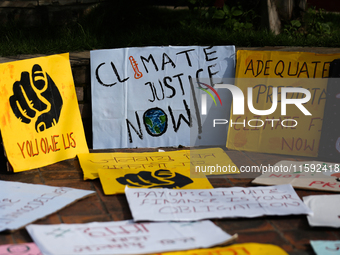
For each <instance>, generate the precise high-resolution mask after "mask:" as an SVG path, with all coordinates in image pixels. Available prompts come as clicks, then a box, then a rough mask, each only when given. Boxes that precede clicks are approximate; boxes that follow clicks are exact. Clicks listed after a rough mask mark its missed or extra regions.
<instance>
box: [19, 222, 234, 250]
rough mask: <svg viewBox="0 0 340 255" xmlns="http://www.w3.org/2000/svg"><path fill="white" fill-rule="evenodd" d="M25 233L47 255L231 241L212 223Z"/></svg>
mask: <svg viewBox="0 0 340 255" xmlns="http://www.w3.org/2000/svg"><path fill="white" fill-rule="evenodd" d="M26 229H27V231H28V233H29V234H30V236H31V237H32V239H33V240H34V242H35V243H36V244H37V245H38V247H39V249H40V250H41V251H42V253H43V254H44V255H74V254H77V255H78V254H86V255H89V254H96V255H102V254H144V253H155V252H164V251H175V250H187V249H194V248H203V247H210V246H214V245H218V244H221V243H224V242H226V241H229V240H231V239H232V236H230V235H229V234H227V233H225V232H224V231H222V230H221V229H220V228H219V227H217V226H216V225H215V224H214V223H212V222H211V221H201V222H190V223H178V222H162V223H158V222H156V223H154V222H153V223H135V222H133V221H115V222H92V223H87V224H59V225H34V224H32V225H29V226H27V227H26Z"/></svg>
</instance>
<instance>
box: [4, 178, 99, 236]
mask: <svg viewBox="0 0 340 255" xmlns="http://www.w3.org/2000/svg"><path fill="white" fill-rule="evenodd" d="M93 193H94V191H88V190H80V189H72V188H66V187H53V186H46V185H38V184H27V183H20V182H9V181H0V231H4V230H16V229H19V228H21V227H24V226H25V225H27V224H29V223H31V222H33V221H35V220H37V219H40V218H43V217H45V216H47V215H49V214H51V213H54V212H56V211H57V210H60V209H62V208H63V207H65V206H67V205H69V204H71V203H73V202H75V201H76V200H78V199H81V198H84V197H85V196H88V195H90V194H93Z"/></svg>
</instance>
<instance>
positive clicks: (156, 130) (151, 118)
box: [143, 107, 168, 136]
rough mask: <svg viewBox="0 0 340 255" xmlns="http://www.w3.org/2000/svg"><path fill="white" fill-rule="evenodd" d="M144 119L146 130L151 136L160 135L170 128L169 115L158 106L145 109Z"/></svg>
mask: <svg viewBox="0 0 340 255" xmlns="http://www.w3.org/2000/svg"><path fill="white" fill-rule="evenodd" d="M143 120H144V125H145V128H146V131H147V132H148V134H149V135H151V136H160V135H162V134H164V133H165V132H166V129H167V128H168V116H167V115H166V113H165V112H164V111H163V110H162V109H160V108H158V107H155V108H151V109H148V110H147V111H145V112H144V115H143Z"/></svg>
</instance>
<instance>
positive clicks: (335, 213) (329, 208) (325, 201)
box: [303, 195, 340, 228]
mask: <svg viewBox="0 0 340 255" xmlns="http://www.w3.org/2000/svg"><path fill="white" fill-rule="evenodd" d="M303 202H304V203H305V204H306V205H307V206H308V207H309V208H310V209H311V210H312V211H313V213H314V214H313V215H309V216H307V219H308V223H309V225H310V226H313V227H333V228H340V217H339V216H340V204H339V202H340V195H317V196H306V197H303Z"/></svg>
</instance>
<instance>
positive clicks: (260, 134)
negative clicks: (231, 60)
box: [227, 50, 340, 157]
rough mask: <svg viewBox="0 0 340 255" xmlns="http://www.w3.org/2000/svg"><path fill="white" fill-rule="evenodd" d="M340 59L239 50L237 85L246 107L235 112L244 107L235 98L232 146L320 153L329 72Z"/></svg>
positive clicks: (263, 151) (302, 54)
mask: <svg viewBox="0 0 340 255" xmlns="http://www.w3.org/2000/svg"><path fill="white" fill-rule="evenodd" d="M337 58H340V54H314V53H306V52H281V51H248V50H239V51H238V52H237V65H236V75H235V77H236V79H235V85H236V86H237V87H238V88H239V89H241V91H242V93H243V96H244V112H243V113H242V112H241V113H239V112H236V113H234V110H235V109H239V108H237V107H239V105H238V106H236V104H234V101H237V100H235V98H234V100H233V105H232V109H231V117H230V120H229V130H228V137H227V148H229V149H233V150H244V151H254V152H262V153H275V154H286V155H299V156H309V157H316V156H317V155H318V148H319V142H320V135H321V128H322V120H323V114H324V107H325V102H326V89H327V81H328V79H327V77H328V73H329V68H330V63H331V62H332V61H333V60H334V59H337ZM234 97H235V96H234ZM238 101H240V100H238Z"/></svg>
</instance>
